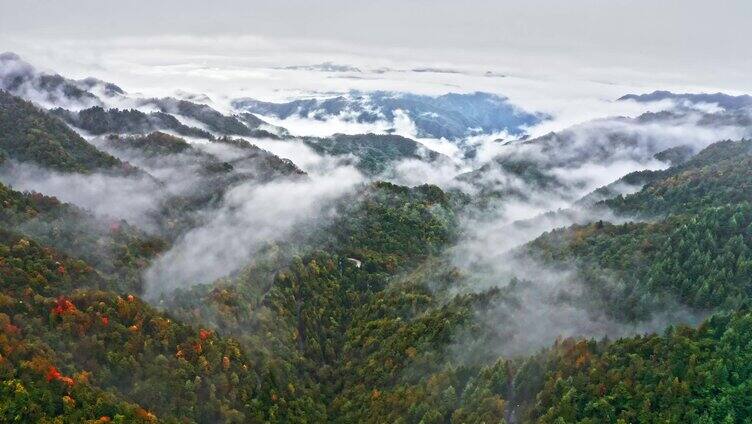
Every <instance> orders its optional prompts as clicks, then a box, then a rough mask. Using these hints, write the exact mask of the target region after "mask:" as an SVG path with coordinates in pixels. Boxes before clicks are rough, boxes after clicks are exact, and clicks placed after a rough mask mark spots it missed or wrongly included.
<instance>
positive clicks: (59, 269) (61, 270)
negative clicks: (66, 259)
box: [57, 265, 66, 275]
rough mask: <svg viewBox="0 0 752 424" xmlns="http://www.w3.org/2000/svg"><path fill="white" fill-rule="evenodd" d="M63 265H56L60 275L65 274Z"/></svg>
mask: <svg viewBox="0 0 752 424" xmlns="http://www.w3.org/2000/svg"><path fill="white" fill-rule="evenodd" d="M65 272H66V271H65V267H64V266H63V265H60V266H58V267H57V273H58V274H60V275H65Z"/></svg>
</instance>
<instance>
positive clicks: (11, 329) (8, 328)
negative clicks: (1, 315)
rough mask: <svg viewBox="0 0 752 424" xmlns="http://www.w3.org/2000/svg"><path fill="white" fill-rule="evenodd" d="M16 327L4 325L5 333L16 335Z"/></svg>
mask: <svg viewBox="0 0 752 424" xmlns="http://www.w3.org/2000/svg"><path fill="white" fill-rule="evenodd" d="M18 330H19V328H18V326H17V325H13V324H5V332H6V333H8V334H16V333H18Z"/></svg>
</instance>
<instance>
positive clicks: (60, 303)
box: [52, 296, 76, 315]
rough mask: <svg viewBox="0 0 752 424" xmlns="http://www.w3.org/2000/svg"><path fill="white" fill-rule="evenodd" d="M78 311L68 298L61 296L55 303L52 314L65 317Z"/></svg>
mask: <svg viewBox="0 0 752 424" xmlns="http://www.w3.org/2000/svg"><path fill="white" fill-rule="evenodd" d="M75 310H76V305H74V304H73V302H71V301H70V300H69V299H68V298H66V297H65V296H60V297H58V298H57V301H56V302H55V307H53V308H52V313H53V314H55V315H64V314H67V313H71V312H74V311H75Z"/></svg>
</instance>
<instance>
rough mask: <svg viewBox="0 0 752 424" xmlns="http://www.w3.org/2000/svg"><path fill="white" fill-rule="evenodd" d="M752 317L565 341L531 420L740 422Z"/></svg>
mask: <svg viewBox="0 0 752 424" xmlns="http://www.w3.org/2000/svg"><path fill="white" fill-rule="evenodd" d="M751 329H752V314H750V312H749V310H748V309H742V310H740V311H739V312H736V313H733V314H730V315H717V316H714V317H712V318H710V319H709V320H707V321H706V322H705V323H703V324H702V325H701V326H700V327H699V328H698V329H691V328H687V327H676V328H669V329H668V330H667V331H666V332H665V334H664V335H662V336H658V335H648V336H638V337H633V338H627V339H622V340H618V341H615V342H613V343H610V344H605V343H598V344H596V343H586V342H564V343H561V344H559V345H558V346H557V347H556V348H555V350H556V351H558V352H559V353H558V354H559V355H560V358H561V359H560V361H559V364H558V365H557V367H556V369H555V370H551V372H550V373H549V374H548V377H547V378H546V382H545V385H544V387H543V389H542V390H541V392H540V393H539V394H538V396H537V399H536V404H535V408H534V409H533V411H532V415H531V420H530V421H531V422H540V423H560V422H568V423H599V422H613V423H629V422H671V423H674V422H675V423H680V422H693V423H737V422H747V421H749V419H750V417H752V406H751V405H750V403H749V399H750V397H751V396H752V387H751V386H750V381H751V379H752V367H751V366H750V360H751V359H752V349H750V346H752V339H751V338H750V337H752V332H751V331H750V330H751Z"/></svg>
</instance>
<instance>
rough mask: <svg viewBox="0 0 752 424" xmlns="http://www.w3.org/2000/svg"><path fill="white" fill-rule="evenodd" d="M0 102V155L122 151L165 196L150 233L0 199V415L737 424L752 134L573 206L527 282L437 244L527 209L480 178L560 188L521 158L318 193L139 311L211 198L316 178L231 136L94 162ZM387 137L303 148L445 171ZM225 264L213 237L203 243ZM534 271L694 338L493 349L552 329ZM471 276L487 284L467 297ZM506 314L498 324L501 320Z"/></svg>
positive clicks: (545, 240)
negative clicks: (444, 180)
mask: <svg viewBox="0 0 752 424" xmlns="http://www.w3.org/2000/svg"><path fill="white" fill-rule="evenodd" d="M0 96H2V97H0V100H2V101H3V102H4V103H2V105H10V106H8V107H6V108H5V109H4V110H6V115H5V116H4V117H3V121H2V123H3V125H9V128H10V130H9V131H10V132H7V133H6V134H8V135H7V136H6V138H4V139H2V138H0V141H2V140H5V141H4V142H3V143H5V144H3V145H2V146H3V149H2V151H0V154H2V157H6V156H7V157H8V158H11V159H13V160H15V161H20V162H35V163H37V164H39V165H43V166H45V167H48V168H51V169H55V170H58V171H65V172H80V173H91V172H93V171H95V170H99V169H109V168H112V167H116V168H117V167H121V166H124V165H121V162H120V160H118V159H115V156H117V157H122V158H124V162H122V163H126V161H127V162H128V163H131V162H133V163H134V164H136V165H137V166H138V167H139V169H144V170H145V171H147V172H150V174H149V175H146V174H145V173H144V174H143V175H142V174H140V176H141V177H145V178H149V181H152V179H153V183H154V184H153V185H150V187H154V190H155V191H159V190H164V191H165V193H164V196H163V197H160V198H159V199H160V200H161V203H159V204H158V209H157V211H156V212H155V214H156V215H157V218H158V224H159V225H158V228H157V229H144V228H138V227H136V225H137V224H135V223H128V222H125V221H123V220H120V219H110V218H104V217H101V216H97V215H94V214H93V213H90V212H88V211H84V210H81V209H79V208H78V207H76V206H74V205H70V204H65V203H61V202H60V201H58V200H57V199H55V198H53V197H49V196H44V195H42V194H38V193H22V192H18V191H15V190H13V189H12V188H11V187H9V186H7V185H3V184H0V282H1V283H2V284H0V328H1V329H2V332H0V376H2V381H1V382H0V422H49V423H53V422H54V423H57V422H64V423H67V422H71V423H73V422H100V423H104V422H122V423H126V422H168V423H192V422H197V423H215V422H237V423H241V422H242V423H246V422H250V423H291V422H294V423H324V422H334V423H342V424H345V423H360V422H363V423H422V424H428V423H508V424H509V423H528V422H530V423H536V422H544V423H547V422H551V423H569V422H581V423H600V422H624V423H629V422H656V423H665V422H670V423H679V422H698V423H705V422H707V423H711V422H729V423H732V422H740V423H743V422H749V420H750V419H752V410H750V407H749V402H748V401H747V400H748V399H749V398H750V397H751V396H752V391H751V390H752V388H751V386H750V383H749V381H750V377H751V375H750V371H752V368H751V367H750V365H748V363H749V362H750V359H752V357H751V355H752V343H750V337H752V336H750V335H749V334H750V325H752V314H750V312H749V302H750V300H751V299H750V296H751V295H752V251H751V250H752V192H751V190H752V185H750V182H751V180H750V176H751V175H752V174H750V169H752V167H751V166H750V165H752V147H751V146H752V142H750V141H748V140H741V141H724V142H720V143H716V144H713V145H711V146H710V147H708V148H707V149H705V150H703V151H701V152H699V153H698V154H697V155H695V156H693V157H691V158H688V157H687V156H689V153H688V152H687V151H680V150H676V151H666V152H667V153H666V160H669V161H671V162H672V163H674V166H672V167H670V168H668V169H665V170H660V171H648V172H641V173H636V174H630V175H629V176H626V177H624V178H623V179H622V181H621V182H623V183H627V184H629V185H632V186H635V190H636V192H634V193H632V194H628V195H615V193H616V192H615V191H611V190H610V189H608V187H607V188H606V189H603V190H599V191H597V192H596V193H594V194H592V195H591V196H589V197H586V198H585V200H583V201H582V202H580V205H579V206H580V207H582V208H584V209H585V211H586V212H587V213H589V214H592V216H594V217H598V216H601V215H598V214H599V213H602V211H603V210H608V211H610V212H611V213H612V214H610V215H606V216H611V217H613V218H615V222H614V223H611V222H607V221H603V220H601V219H600V218H595V219H593V220H592V221H593V222H590V223H585V224H580V225H573V226H568V227H565V228H559V229H556V230H552V231H549V232H546V233H544V234H542V235H540V236H539V237H537V238H535V239H534V240H533V241H531V242H529V243H527V244H525V245H523V246H522V247H520V248H518V249H515V250H513V251H512V252H509V253H507V254H506V255H502V253H504V252H499V255H498V256H497V257H496V258H497V260H498V261H499V262H500V263H499V264H498V265H499V266H503V265H506V264H507V263H509V264H512V263H515V261H518V260H521V259H525V260H529V261H531V263H534V264H535V267H534V269H529V270H526V271H525V272H524V273H523V275H519V277H520V278H514V279H511V277H508V276H506V275H504V276H500V275H496V274H491V275H479V273H483V272H485V270H484V269H473V268H472V267H465V268H460V266H459V265H457V264H458V263H459V262H461V261H456V260H455V259H456V257H454V256H453V255H456V254H457V253H456V252H454V251H453V250H452V248H453V247H455V246H457V244H458V243H460V242H462V241H463V240H464V238H465V237H467V234H466V233H465V232H466V231H468V228H467V227H466V226H464V225H463V224H465V223H464V222H463V219H464V218H466V215H465V214H467V213H468V210H469V209H471V208H473V207H474V206H478V205H480V206H482V207H481V208H480V209H481V210H482V209H483V208H484V207H491V203H493V202H490V201H489V200H494V201H496V200H500V201H503V200H507V199H510V198H512V199H515V200H524V199H525V198H526V197H528V196H529V194H530V193H527V192H525V191H524V190H513V189H510V186H507V187H506V188H505V187H501V188H499V187H500V185H499V184H496V183H493V182H492V181H491V180H493V178H487V177H489V175H486V173H488V172H491V169H495V170H498V169H501V170H503V171H504V172H506V173H508V175H511V176H513V177H514V178H520V179H524V180H525V181H527V182H528V183H529V186H530V187H554V188H557V189H564V188H565V184H563V183H562V182H561V181H560V180H559V179H557V178H556V175H555V174H554V173H551V172H546V171H545V170H542V169H540V168H539V167H538V166H537V165H536V163H535V162H533V161H523V160H515V161H506V162H497V163H495V164H494V165H493V166H489V167H488V168H485V169H484V168H481V169H479V170H478V171H476V172H473V173H470V174H466V175H465V176H463V177H462V178H460V179H461V180H464V182H465V183H469V184H474V183H479V184H480V183H484V184H489V182H490V185H488V186H487V187H486V186H483V187H481V186H479V187H480V190H479V191H478V192H475V193H474V194H463V193H461V192H459V191H455V190H453V191H445V190H442V189H441V188H439V187H437V186H433V185H421V186H416V187H404V186H400V185H396V184H392V183H387V182H380V181H369V182H366V183H363V184H359V185H357V186H356V188H355V189H353V190H352V191H349V192H347V193H346V194H343V195H340V196H339V197H337V198H335V199H334V200H327V201H326V202H324V201H323V200H322V201H321V203H322V204H317V205H316V207H319V208H320V209H321V210H323V211H325V212H326V213H324V214H322V218H321V219H320V220H318V221H317V222H315V223H311V222H308V221H306V222H304V223H302V224H298V225H297V226H294V227H293V228H291V229H290V231H289V232H290V234H289V235H288V236H286V237H280V238H272V240H274V241H269V242H267V243H266V244H265V245H264V246H262V247H261V248H260V249H259V250H258V252H257V253H254V255H253V256H252V257H249V258H247V262H246V265H245V266H244V267H242V269H240V270H239V271H237V272H230V270H228V272H227V273H225V274H227V276H226V277H223V278H220V279H218V280H216V281H205V282H203V284H199V285H195V286H191V287H185V288H183V289H180V290H177V291H174V292H169V293H165V294H163V295H162V296H161V297H157V298H150V299H146V300H145V299H142V298H141V296H140V293H142V292H144V287H143V284H144V283H143V281H142V278H143V277H142V275H143V272H144V270H145V269H147V268H148V267H149V265H150V264H151V263H153V261H154V260H155V259H156V258H159V255H160V254H162V253H163V252H166V251H168V249H170V246H171V243H173V242H175V240H178V241H180V240H183V239H182V237H184V236H185V234H186V232H187V231H189V230H190V229H192V228H196V227H197V226H199V225H201V223H202V222H204V221H203V220H205V219H207V216H209V215H210V214H211V212H212V211H215V210H216V208H217V207H221V206H222V205H224V203H223V201H224V196H225V194H226V193H227V192H228V191H229V190H231V189H232V188H233V187H237V186H238V185H239V184H265V183H268V182H270V181H275V180H277V179H283V180H284V181H286V182H300V181H306V182H310V181H311V179H309V176H307V175H306V174H305V173H304V172H302V171H301V170H300V169H298V168H297V166H295V164H293V163H292V162H290V161H288V160H285V159H281V158H279V157H277V156H275V155H273V154H271V153H269V152H267V151H265V150H262V149H260V148H258V147H256V146H255V145H253V144H252V143H251V142H249V141H247V140H242V139H232V138H227V137H222V138H216V139H214V138H212V139H207V140H206V144H196V143H189V142H188V141H186V140H183V139H181V138H178V137H174V136H172V135H168V134H164V133H158V132H157V133H151V134H149V135H138V136H127V135H111V136H108V137H106V138H103V139H99V140H96V141H95V142H96V143H97V146H99V147H101V148H102V149H103V150H105V151H107V152H109V153H111V154H113V155H114V156H109V154H105V153H102V152H101V151H99V150H97V149H96V148H95V147H94V146H93V145H91V144H89V143H87V142H86V141H84V140H83V139H80V138H78V136H76V135H75V133H72V132H70V130H69V129H67V128H66V127H65V126H64V124H62V123H61V122H60V121H57V120H55V118H50V117H49V116H48V115H46V114H45V113H44V112H42V111H40V110H38V109H36V108H35V107H33V106H32V105H31V104H29V103H26V102H22V101H20V100H17V99H15V98H12V97H10V96H7V95H3V94H2V93H0ZM163 106H164V105H163ZM171 106H174V107H178V108H181V109H180V110H181V111H182V112H181V113H185V114H195V115H200V116H201V117H202V119H204V120H206V121H207V122H213V123H214V124H216V125H218V126H230V127H231V128H234V127H233V125H235V122H236V121H229V120H226V119H222V118H221V116H217V114H215V112H216V111H213V109H210V108H209V109H206V108H202V107H197V106H196V105H194V104H192V103H191V104H173V105H171ZM164 107H167V106H164ZM97 119H98V118H97ZM248 119H250V118H248ZM95 120H96V119H95ZM38 131H41V132H38ZM228 131H229V130H228ZM230 132H237V131H234V130H231V131H230ZM0 137H2V136H0ZM395 139H396V138H395V137H394V136H383V137H381V136H379V137H376V136H373V135H365V136H362V137H360V136H338V137H334V138H332V139H326V141H325V140H316V141H315V142H316V143H319V148H320V149H321V151H325V152H327V153H330V154H335V155H339V154H351V153H352V154H355V155H356V156H359V157H360V159H361V163H360V166H361V167H362V168H363V169H365V170H366V171H367V172H369V173H370V174H371V175H374V174H378V173H380V172H382V171H383V170H384V168H383V165H384V164H385V163H388V162H390V161H394V160H398V159H403V158H418V157H420V158H422V159H425V160H429V161H430V160H440V158H439V157H431V156H430V155H429V157H427V158H426V157H423V156H421V154H419V153H420V152H419V151H418V150H417V147H418V146H417V145H415V144H411V143H409V140H406V139H405V140H396V141H395ZM24 140H26V141H25V142H23V143H22V142H21V141H24ZM337 140H339V141H338V142H337V143H335V141H337ZM388 141H389V142H404V144H399V145H392V144H388V143H387V142H388ZM309 142H311V143H313V141H311V140H309ZM82 143H83V144H82ZM37 150H38V151H37ZM61 152H62V153H61ZM669 156H670V157H669ZM125 158H127V159H125ZM125 166H127V165H125ZM152 171H153V173H152ZM152 175H154V176H152ZM493 175H494V174H493V173H491V177H493ZM160 177H161V178H162V180H160V179H159V178H160ZM170 178H172V179H170ZM176 182H177V183H179V184H175V183H176ZM170 184H175V186H178V188H174V187H170ZM643 185H644V186H643ZM639 186H643V187H641V188H640V187H639ZM511 187H512V188H514V187H513V186H511ZM486 188H488V190H485V189H486ZM170 190H173V191H170ZM159 194H160V195H161V194H163V193H159ZM294 200H295V199H293V201H294ZM323 203H325V204H323ZM264 206H265V205H258V207H259V208H263V207H264ZM124 207H127V205H124ZM617 219H618V221H616V220H617ZM241 222H242V221H241ZM238 230H239V231H240V230H241V229H240V228H239V229H238ZM242 230H248V229H245V228H244V229H242ZM251 230H257V229H255V228H252V229H251ZM149 231H152V232H151V233H150V232H149ZM494 231H496V230H494ZM499 231H505V230H504V229H503V228H502V229H501V230H499ZM501 236H502V237H503V236H505V234H501ZM232 247H233V245H232V244H231V243H228V240H224V239H219V238H218V239H217V240H216V248H217V249H224V248H232ZM485 248H486V249H493V246H485ZM254 252H255V251H254ZM210 253H211V252H206V254H210ZM488 253H493V252H488ZM492 265H496V264H492ZM541 270H546V271H552V273H553V274H555V276H556V277H558V278H556V279H552V281H554V282H555V283H556V284H562V285H564V284H566V283H573V284H574V283H576V284H578V287H580V288H581V290H580V292H581V293H582V295H581V296H580V297H577V296H576V294H571V293H564V295H560V296H555V297H554V298H553V299H551V301H552V303H551V304H554V305H556V304H562V305H566V306H568V307H572V308H574V307H577V308H580V309H581V310H582V311H585V312H594V313H598V314H597V315H596V316H598V317H599V318H601V319H603V320H604V321H605V320H608V321H610V322H614V323H620V324H624V325H633V326H634V328H639V325H640V324H641V323H644V322H645V321H650V320H651V319H652V318H653V317H655V316H658V315H660V313H662V312H666V311H667V310H669V309H672V308H677V309H680V310H682V311H684V312H686V313H687V314H688V315H691V316H693V317H698V318H697V321H698V322H700V321H702V323H701V324H700V325H699V326H698V327H696V328H691V327H686V326H671V325H668V323H667V325H666V326H667V327H668V328H666V329H665V330H662V331H661V332H659V333H658V334H647V335H632V336H625V337H622V338H619V339H616V340H612V339H608V338H606V339H603V340H588V339H581V338H558V339H555V340H554V337H551V341H550V342H551V343H549V341H548V340H546V342H545V343H543V344H542V345H543V346H545V347H544V348H542V349H539V350H537V351H536V350H527V351H525V350H520V351H517V353H513V354H512V353H508V354H507V353H500V352H507V351H508V350H507V349H504V347H507V345H506V344H507V343H513V342H514V340H513V337H512V333H513V331H514V330H515V329H519V330H520V331H522V332H525V331H526V330H527V329H528V328H527V327H528V326H530V327H533V326H535V325H539V324H540V323H535V322H531V321H532V320H533V319H536V318H535V317H536V316H538V317H540V316H544V317H545V311H544V312H543V314H542V315H536V316H532V317H531V316H527V315H524V312H525V311H526V309H525V308H523V307H522V306H524V303H525V302H526V301H527V300H529V299H526V298H525V291H524V289H525V288H526V287H542V286H535V285H532V284H533V283H536V281H535V278H537V277H538V276H539V275H540V273H538V271H541ZM480 277H483V278H480ZM480 279H484V280H494V279H497V280H498V281H492V284H489V285H486V286H480V285H479V286H477V287H472V284H473V283H474V282H476V281H477V280H480ZM155 284H159V282H156V283H155ZM549 284H554V283H549ZM468 287H472V289H473V290H468ZM565 288H566V287H565ZM554 289H555V287H554ZM157 292H159V290H157ZM580 292H578V293H577V294H579V293H580ZM505 307H507V308H508V309H506V311H507V313H506V315H504V317H503V319H498V318H494V317H495V316H496V315H494V314H497V315H498V314H499V311H500V310H501V309H503V308H505ZM510 311H511V312H510ZM512 324H515V325H514V328H511V327H513V326H512ZM573 325H574V324H573ZM661 328H663V327H661ZM635 333H639V331H633V332H632V333H631V334H635Z"/></svg>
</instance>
